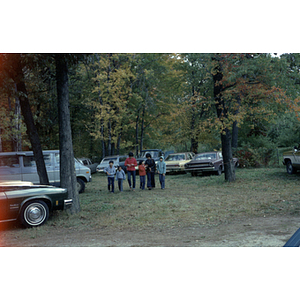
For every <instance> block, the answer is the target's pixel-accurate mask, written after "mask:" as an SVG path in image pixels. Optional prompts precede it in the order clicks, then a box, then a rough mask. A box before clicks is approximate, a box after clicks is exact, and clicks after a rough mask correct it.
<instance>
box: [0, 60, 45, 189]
mask: <svg viewBox="0 0 300 300" xmlns="http://www.w3.org/2000/svg"><path fill="white" fill-rule="evenodd" d="M25 57H26V56H24V55H22V54H2V55H1V61H0V63H1V64H2V67H3V69H4V70H5V71H6V73H7V75H8V76H9V77H10V78H11V79H12V80H13V82H14V84H15V87H16V92H17V96H18V98H19V101H20V106H21V112H22V115H23V118H24V122H25V124H26V127H27V131H26V132H27V135H28V137H29V140H30V142H31V146H32V150H33V154H34V157H35V161H36V166H37V172H38V175H39V178H40V184H49V179H48V174H47V170H46V166H45V162H44V157H43V152H42V146H41V143H40V138H39V135H38V132H37V129H36V126H35V123H34V119H33V115H32V111H31V107H30V103H29V98H28V93H27V89H26V84H25V75H24V68H25V67H27V68H28V66H27V65H26V64H25V62H24V60H25Z"/></svg>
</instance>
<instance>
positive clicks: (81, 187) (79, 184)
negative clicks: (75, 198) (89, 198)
mask: <svg viewBox="0 0 300 300" xmlns="http://www.w3.org/2000/svg"><path fill="white" fill-rule="evenodd" d="M84 190H85V183H84V181H83V180H82V179H80V178H77V191H78V193H79V194H81V193H83V192H84Z"/></svg>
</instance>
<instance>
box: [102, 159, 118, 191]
mask: <svg viewBox="0 0 300 300" xmlns="http://www.w3.org/2000/svg"><path fill="white" fill-rule="evenodd" d="M104 171H105V173H106V175H107V180H108V190H109V191H110V192H111V193H114V192H115V174H116V169H115V167H114V162H113V161H112V160H111V161H110V162H109V166H108V167H107V168H106V169H105V170H104ZM110 187H111V190H110Z"/></svg>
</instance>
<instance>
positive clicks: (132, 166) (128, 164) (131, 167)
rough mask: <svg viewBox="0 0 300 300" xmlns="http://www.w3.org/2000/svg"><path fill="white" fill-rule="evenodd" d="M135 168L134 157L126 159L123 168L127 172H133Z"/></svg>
mask: <svg viewBox="0 0 300 300" xmlns="http://www.w3.org/2000/svg"><path fill="white" fill-rule="evenodd" d="M136 166H137V161H136V159H135V158H134V157H128V158H126V160H125V167H126V168H127V171H135V167H136Z"/></svg>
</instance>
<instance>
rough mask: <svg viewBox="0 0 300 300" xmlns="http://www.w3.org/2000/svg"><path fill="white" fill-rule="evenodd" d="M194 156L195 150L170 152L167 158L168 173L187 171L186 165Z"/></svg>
mask: <svg viewBox="0 0 300 300" xmlns="http://www.w3.org/2000/svg"><path fill="white" fill-rule="evenodd" d="M194 156H195V153H193V152H181V153H172V154H169V155H168V156H167V157H166V159H165V163H166V169H167V173H176V172H185V170H184V165H185V164H186V163H188V162H190V161H191V160H192V159H193V157H194Z"/></svg>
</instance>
